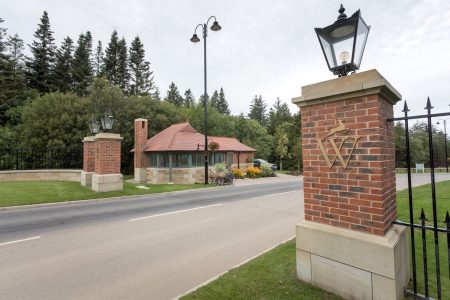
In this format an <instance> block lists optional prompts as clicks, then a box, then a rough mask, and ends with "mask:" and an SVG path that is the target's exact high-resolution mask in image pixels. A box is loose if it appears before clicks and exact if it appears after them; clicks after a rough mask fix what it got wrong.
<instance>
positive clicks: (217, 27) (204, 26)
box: [191, 16, 222, 184]
mask: <svg viewBox="0 0 450 300" xmlns="http://www.w3.org/2000/svg"><path fill="white" fill-rule="evenodd" d="M211 19H214V23H213V25H212V26H211V30H212V31H219V30H220V29H222V27H221V26H220V25H219V23H218V22H217V20H216V17H214V16H211V17H209V19H208V21H206V23H204V24H198V25H197V27H195V30H194V35H193V36H192V38H191V42H193V43H198V42H200V39H199V38H198V36H197V28H198V27H202V30H203V67H204V83H205V90H204V93H203V99H204V101H205V103H204V105H205V184H208V151H207V149H208V96H207V95H208V93H207V88H206V37H207V36H208V23H209V21H210V20H211Z"/></svg>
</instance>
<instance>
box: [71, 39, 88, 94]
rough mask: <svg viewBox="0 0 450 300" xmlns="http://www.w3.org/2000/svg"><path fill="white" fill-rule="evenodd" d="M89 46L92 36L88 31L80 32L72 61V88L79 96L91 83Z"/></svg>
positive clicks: (84, 92)
mask: <svg viewBox="0 0 450 300" xmlns="http://www.w3.org/2000/svg"><path fill="white" fill-rule="evenodd" d="M91 47H92V37H91V35H90V33H89V31H88V32H87V33H86V34H80V37H79V38H78V46H77V49H76V50H75V53H74V56H73V61H72V72H73V85H74V88H73V90H74V92H76V93H77V94H78V95H80V96H83V95H85V94H86V92H87V88H88V86H89V85H90V84H91V83H92V75H93V69H92V64H91V60H90V52H91V51H92V49H91Z"/></svg>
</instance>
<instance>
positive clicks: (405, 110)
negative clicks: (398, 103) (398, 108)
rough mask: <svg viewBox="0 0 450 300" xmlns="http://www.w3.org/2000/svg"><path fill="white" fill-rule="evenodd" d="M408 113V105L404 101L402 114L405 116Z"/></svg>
mask: <svg viewBox="0 0 450 300" xmlns="http://www.w3.org/2000/svg"><path fill="white" fill-rule="evenodd" d="M408 111H409V108H408V104H407V103H406V100H405V105H404V106H403V110H402V112H404V113H405V115H407V114H408Z"/></svg>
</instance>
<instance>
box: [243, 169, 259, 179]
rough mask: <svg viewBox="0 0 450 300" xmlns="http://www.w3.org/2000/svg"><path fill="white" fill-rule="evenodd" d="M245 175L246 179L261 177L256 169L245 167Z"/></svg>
mask: <svg viewBox="0 0 450 300" xmlns="http://www.w3.org/2000/svg"><path fill="white" fill-rule="evenodd" d="M245 173H247V177H248V178H258V177H260V176H261V169H260V168H257V167H247V169H245Z"/></svg>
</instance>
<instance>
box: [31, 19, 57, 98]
mask: <svg viewBox="0 0 450 300" xmlns="http://www.w3.org/2000/svg"><path fill="white" fill-rule="evenodd" d="M34 37H35V40H34V41H33V43H32V44H31V45H29V47H30V50H31V54H32V57H31V58H30V59H29V60H28V61H27V63H26V65H27V68H28V70H27V73H26V75H27V80H28V86H29V87H30V88H33V89H36V90H38V91H39V92H40V93H47V92H50V91H52V90H53V87H54V82H55V78H54V74H53V66H54V62H55V51H56V46H55V43H54V38H53V31H51V29H50V20H49V18H48V14H47V12H46V11H44V14H43V15H42V18H41V23H40V24H39V25H38V29H37V30H36V32H35V33H34Z"/></svg>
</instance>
